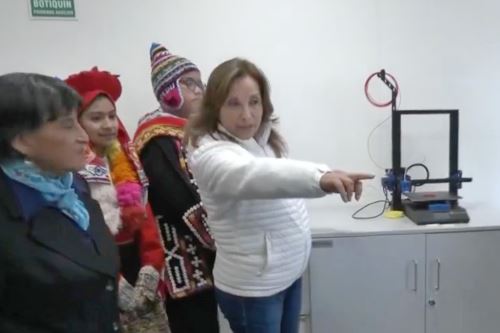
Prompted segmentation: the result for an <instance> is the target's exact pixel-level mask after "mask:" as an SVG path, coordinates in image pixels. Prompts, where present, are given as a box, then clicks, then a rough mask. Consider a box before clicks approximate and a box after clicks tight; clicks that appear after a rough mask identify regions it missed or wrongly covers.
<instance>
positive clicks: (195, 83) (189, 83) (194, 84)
mask: <svg viewBox="0 0 500 333" xmlns="http://www.w3.org/2000/svg"><path fill="white" fill-rule="evenodd" d="M179 83H180V84H183V85H184V86H186V88H188V89H189V90H191V91H192V92H193V93H195V94H196V88H198V89H200V91H201V92H204V91H205V84H204V83H203V82H201V81H200V80H195V79H193V78H191V77H186V78H182V79H180V80H179Z"/></svg>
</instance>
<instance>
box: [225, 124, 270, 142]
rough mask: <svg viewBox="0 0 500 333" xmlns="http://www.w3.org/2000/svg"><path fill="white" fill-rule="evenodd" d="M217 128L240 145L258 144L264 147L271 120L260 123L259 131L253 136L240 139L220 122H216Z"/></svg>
mask: <svg viewBox="0 0 500 333" xmlns="http://www.w3.org/2000/svg"><path fill="white" fill-rule="evenodd" d="M217 130H218V131H219V132H221V133H224V134H225V135H227V136H229V137H231V138H232V139H234V140H235V141H236V142H238V143H239V144H241V145H242V146H253V145H255V144H258V145H259V146H261V147H265V146H266V145H267V143H268V142H269V136H270V135H271V130H272V125H271V122H267V123H265V124H261V126H260V129H259V131H258V132H257V133H256V134H255V136H254V137H252V138H250V139H245V140H244V139H240V138H238V137H236V136H234V135H233V134H231V133H230V132H229V131H228V130H227V129H226V128H225V127H224V126H222V124H221V123H218V124H217Z"/></svg>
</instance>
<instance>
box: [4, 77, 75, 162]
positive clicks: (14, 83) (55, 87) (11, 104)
mask: <svg viewBox="0 0 500 333" xmlns="http://www.w3.org/2000/svg"><path fill="white" fill-rule="evenodd" d="M80 103H81V98H80V96H79V95H78V93H77V92H76V91H75V90H73V89H72V88H71V87H69V86H68V85H67V84H66V83H65V82H64V81H62V80H60V79H58V78H54V77H50V76H45V75H41V74H34V73H10V74H5V75H0V161H4V160H6V159H11V158H20V157H22V155H21V154H20V153H19V152H17V151H16V150H15V149H14V148H13V147H12V140H13V139H14V138H15V137H16V136H17V135H19V134H21V133H26V132H31V131H35V130H37V129H38V128H40V127H41V126H42V125H43V124H44V123H46V122H49V121H54V120H56V119H58V118H60V117H61V116H65V115H68V114H70V113H71V112H72V111H73V110H74V109H75V108H78V107H79V106H80Z"/></svg>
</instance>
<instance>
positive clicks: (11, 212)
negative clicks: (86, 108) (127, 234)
mask: <svg viewBox="0 0 500 333" xmlns="http://www.w3.org/2000/svg"><path fill="white" fill-rule="evenodd" d="M79 104H80V98H79V96H78V94H77V93H76V92H75V91H73V90H72V89H71V88H69V87H68V86H67V85H66V84H65V83H64V82H63V81H61V80H59V79H55V78H51V77H47V76H43V75H38V74H26V73H11V74H6V75H2V76H0V332H5V333H10V332H16V333H22V332H30V333H36V332H40V333H41V332H68V333H69V332H71V333H78V332H82V333H83V332H85V333H91V332H96V333H97V332H99V333H101V332H117V331H119V330H120V327H119V324H118V308H117V295H116V288H117V285H116V284H117V282H116V281H117V275H118V271H119V267H118V266H119V264H118V253H117V249H116V246H115V243H114V240H113V237H112V236H111V234H110V233H109V231H108V228H107V227H106V225H105V223H104V220H103V216H102V212H101V210H100V209H99V205H98V203H96V202H95V201H93V200H92V199H91V197H90V195H89V192H88V188H87V185H86V183H85V181H83V180H82V179H81V178H78V176H77V175H76V174H74V173H73V172H75V171H78V170H80V169H82V168H83V166H84V165H85V162H86V160H85V157H86V156H85V149H86V147H87V145H88V137H87V134H86V133H85V131H84V130H83V129H82V128H81V127H80V125H79V124H78V119H77V109H78V106H79Z"/></svg>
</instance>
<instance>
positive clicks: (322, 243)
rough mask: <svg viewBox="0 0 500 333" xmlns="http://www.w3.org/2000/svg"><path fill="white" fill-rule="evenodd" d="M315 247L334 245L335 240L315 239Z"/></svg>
mask: <svg viewBox="0 0 500 333" xmlns="http://www.w3.org/2000/svg"><path fill="white" fill-rule="evenodd" d="M312 247H313V248H319V247H333V240H331V239H330V240H313V242H312Z"/></svg>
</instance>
